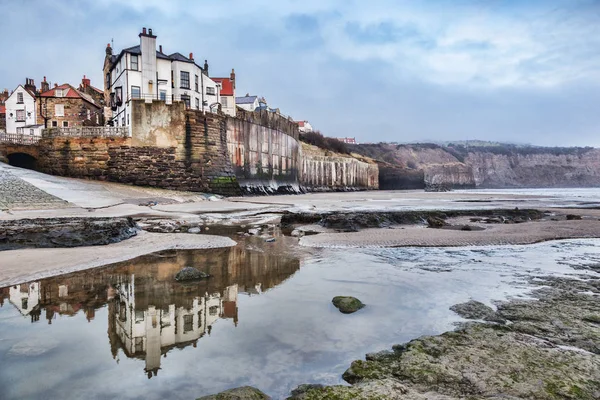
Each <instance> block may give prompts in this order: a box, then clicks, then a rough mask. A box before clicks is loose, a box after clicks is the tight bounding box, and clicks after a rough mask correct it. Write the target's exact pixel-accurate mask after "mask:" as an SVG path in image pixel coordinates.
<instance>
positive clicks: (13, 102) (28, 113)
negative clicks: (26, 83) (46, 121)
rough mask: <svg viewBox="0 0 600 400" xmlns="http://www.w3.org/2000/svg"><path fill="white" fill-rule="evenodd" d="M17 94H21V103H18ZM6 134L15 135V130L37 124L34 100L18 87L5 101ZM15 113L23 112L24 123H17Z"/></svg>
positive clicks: (22, 88) (21, 87)
mask: <svg viewBox="0 0 600 400" xmlns="http://www.w3.org/2000/svg"><path fill="white" fill-rule="evenodd" d="M18 93H22V94H23V103H18V102H17V99H18V97H19V96H18ZM5 105H6V133H17V128H20V127H24V126H26V125H35V124H36V123H37V121H36V117H37V111H36V99H35V97H33V96H32V95H31V94H29V92H28V91H27V90H25V88H24V87H23V86H21V85H19V86H18V87H17V88H16V89H15V90H14V91H13V93H12V94H11V95H10V96H9V97H8V99H7V100H6V104H5ZM17 111H23V112H24V115H25V120H24V121H17Z"/></svg>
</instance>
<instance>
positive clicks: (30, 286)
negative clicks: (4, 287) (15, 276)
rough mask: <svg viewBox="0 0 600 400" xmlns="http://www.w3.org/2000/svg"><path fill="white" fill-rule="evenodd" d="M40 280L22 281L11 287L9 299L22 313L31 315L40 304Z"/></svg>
mask: <svg viewBox="0 0 600 400" xmlns="http://www.w3.org/2000/svg"><path fill="white" fill-rule="evenodd" d="M40 299H41V296H40V282H32V283H22V284H20V285H15V286H11V287H10V291H9V297H8V300H9V301H10V302H11V303H12V304H13V305H14V306H15V307H16V308H17V310H19V312H20V313H21V314H22V315H29V313H31V312H32V311H34V310H37V309H38V308H39V307H38V305H39V304H40Z"/></svg>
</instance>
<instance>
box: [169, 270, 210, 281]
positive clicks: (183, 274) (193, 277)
mask: <svg viewBox="0 0 600 400" xmlns="http://www.w3.org/2000/svg"><path fill="white" fill-rule="evenodd" d="M208 277H210V275H209V274H207V273H206V272H202V271H200V270H198V269H197V268H194V267H185V268H182V269H181V271H179V272H178V273H177V274H176V275H175V280H176V281H178V282H184V281H197V280H200V279H206V278H208Z"/></svg>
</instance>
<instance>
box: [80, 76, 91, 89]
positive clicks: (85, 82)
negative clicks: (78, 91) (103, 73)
mask: <svg viewBox="0 0 600 400" xmlns="http://www.w3.org/2000/svg"><path fill="white" fill-rule="evenodd" d="M90 84H91V82H90V80H89V79H88V78H86V77H85V75H84V76H83V79H82V80H81V86H82V87H83V88H84V89H86V88H88V87H89V86H90Z"/></svg>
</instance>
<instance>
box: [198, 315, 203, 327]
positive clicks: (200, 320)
mask: <svg viewBox="0 0 600 400" xmlns="http://www.w3.org/2000/svg"><path fill="white" fill-rule="evenodd" d="M201 327H202V312H201V311H198V329H200V328H201Z"/></svg>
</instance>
